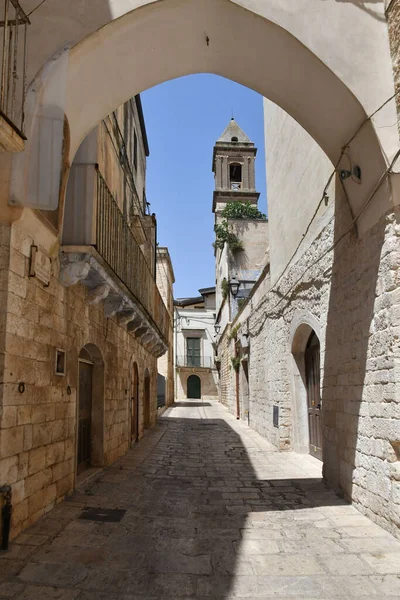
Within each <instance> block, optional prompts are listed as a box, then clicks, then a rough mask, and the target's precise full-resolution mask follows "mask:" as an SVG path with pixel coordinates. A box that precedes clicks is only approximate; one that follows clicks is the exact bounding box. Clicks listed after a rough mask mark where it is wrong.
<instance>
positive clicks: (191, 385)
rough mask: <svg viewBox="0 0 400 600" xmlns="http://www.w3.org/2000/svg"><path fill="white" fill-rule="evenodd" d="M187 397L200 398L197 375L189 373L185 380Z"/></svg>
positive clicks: (199, 381) (199, 384) (199, 382)
mask: <svg viewBox="0 0 400 600" xmlns="http://www.w3.org/2000/svg"><path fill="white" fill-rule="evenodd" d="M187 397H188V398H198V399H200V398H201V380H200V377H198V376H197V375H190V377H188V380H187Z"/></svg>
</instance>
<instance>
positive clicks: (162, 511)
mask: <svg viewBox="0 0 400 600" xmlns="http://www.w3.org/2000/svg"><path fill="white" fill-rule="evenodd" d="M193 405H195V404H194V403H191V406H193ZM253 451H254V449H253ZM255 452H257V450H255ZM259 452H260V455H261V456H260V457H259V458H260V460H261V465H262V460H263V459H264V455H265V454H266V453H265V452H263V451H261V450H260V451H259ZM269 456H270V457H272V458H271V460H273V459H274V456H276V454H275V455H274V454H273V453H271V454H270V455H269ZM280 456H281V455H280ZM257 464H258V463H257ZM332 505H333V506H336V505H337V506H343V505H344V503H343V502H342V501H341V500H340V499H339V498H336V497H335V496H334V495H333V494H332V492H330V491H328V490H326V489H325V487H324V486H323V484H322V483H321V480H320V479H293V480H291V479H284V478H282V479H273V480H272V479H271V480H268V479H263V480H260V479H258V478H257V476H256V474H255V471H254V469H253V466H252V462H251V460H250V458H249V456H248V453H247V452H246V449H245V447H244V445H243V443H242V441H241V439H240V436H239V435H238V433H236V432H235V431H234V430H233V429H232V428H231V427H230V426H229V425H228V424H227V423H226V421H224V420H222V419H207V420H205V419H179V418H176V419H165V420H164V419H163V420H162V421H161V423H160V424H159V425H158V426H157V427H156V429H155V430H153V432H152V434H151V435H149V436H148V437H147V438H145V439H144V440H142V442H140V443H139V445H138V446H137V447H136V449H133V450H131V451H129V452H128V454H126V455H125V456H124V457H122V458H121V459H119V460H118V461H117V462H116V463H115V464H114V465H112V466H111V467H108V468H107V469H105V471H104V472H103V473H102V475H101V477H100V478H99V479H98V480H97V481H95V482H94V483H91V484H90V485H89V487H88V488H87V489H86V490H85V491H83V492H76V493H74V494H73V496H72V497H71V498H70V499H69V501H65V502H63V503H62V504H60V505H59V506H58V507H56V508H55V509H54V510H53V511H52V512H51V513H49V514H48V515H46V516H45V517H44V518H42V519H41V520H40V521H39V522H38V523H37V524H36V525H35V526H33V527H32V528H31V529H30V530H28V531H27V532H26V533H25V534H23V535H21V536H20V537H19V538H17V539H16V540H15V543H13V544H12V548H11V552H10V553H9V555H8V557H7V556H6V555H4V556H3V557H2V559H1V561H0V572H2V571H1V567H2V565H7V563H8V571H7V569H6V571H7V573H8V577H7V573H6V575H3V577H4V581H7V585H12V586H16V588H15V589H17V588H18V586H19V588H20V589H21V592H23V593H22V595H21V596H18V599H20V598H29V600H35V599H36V598H40V599H42V598H55V597H57V598H61V599H62V600H69V599H75V598H78V600H89V599H90V600H95V599H96V600H102V599H106V598H107V600H113V599H117V598H118V599H126V600H128V599H136V600H137V599H139V598H140V599H141V600H149V599H151V600H152V599H157V600H158V599H160V600H161V599H162V600H168V599H170V600H172V599H176V598H185V599H187V598H208V600H213V599H214V598H219V599H220V600H222V599H226V598H228V597H229V598H231V597H233V595H232V594H233V592H232V586H233V585H235V590H234V594H235V598H236V597H250V596H252V594H251V593H250V592H249V590H250V589H253V588H254V586H258V587H257V588H254V595H253V596H254V597H270V596H278V595H279V597H283V596H284V595H285V594H284V593H283V592H282V593H281V594H280V593H279V591H280V590H284V589H286V588H287V586H288V585H292V586H293V585H295V586H296V585H301V586H302V588H301V589H306V591H309V592H310V596H311V592H312V593H314V592H315V589H316V586H317V587H318V585H319V584H318V581H317V579H316V578H315V577H314V578H311V579H312V582H311V583H312V585H311V583H310V586H311V587H310V588H304V586H305V583H304V577H303V571H305V574H311V575H314V574H315V575H318V574H320V573H321V567H320V565H319V564H317V562H315V564H314V562H310V561H311V557H307V556H306V557H304V556H303V557H302V556H301V555H300V554H301V550H298V549H296V544H297V543H300V542H296V536H295V535H293V532H294V531H295V530H296V531H297V535H298V531H299V529H298V528H299V527H302V526H305V527H308V528H309V527H310V524H312V525H314V523H313V519H316V518H321V517H320V516H319V517H318V516H316V515H313V512H312V511H309V510H306V509H309V508H310V507H313V506H332ZM84 507H86V508H88V507H101V508H102V509H119V510H123V511H126V512H125V513H124V515H123V517H122V519H121V520H120V522H96V521H91V520H85V519H80V518H79V516H80V514H81V513H82V511H83V509H84ZM85 513H87V510H86V511H85ZM102 514H103V515H104V514H107V511H106V510H104V511H103V513H102ZM121 514H122V513H121ZM296 527H297V529H296ZM323 541H324V544H325V551H326V552H329V553H332V552H333V553H334V552H335V551H336V550H340V551H343V550H342V548H340V547H337V548H336V547H335V545H336V540H332V539H324V540H323ZM284 543H286V544H289V545H290V544H292V545H294V546H293V549H291V548H289V550H288V551H289V552H294V553H297V554H295V558H293V556H292V558H290V556H289V555H288V556H289V559H287V560H289V562H287V561H286V562H284V561H283V560H282V554H278V553H279V552H280V551H281V550H282V544H284ZM299 548H301V545H300V546H299ZM296 556H297V559H296ZM295 559H296V560H297V562H296V560H295ZM313 560H314V559H313ZM302 561H303V562H302ZM11 565H14V568H11ZM285 565H286V566H285ZM3 572H4V570H3ZM322 573H325V571H324V570H322ZM263 574H264V575H268V586H267V587H265V586H266V583H265V581H266V579H265V577H263ZM260 576H261V577H260ZM311 579H310V581H311ZM301 581H302V583H301ZM297 582H298V583H297ZM260 586H261V587H260ZM51 587H53V588H58V590H57V592H55V591H54V590H51ZM321 589H322V588H318V593H322V592H321ZM0 590H1V587H0ZM299 590H300V588H299ZM52 593H53V594H55V593H57V594H59V595H51V594H52ZM47 594H50V595H47ZM0 595H1V593H0ZM253 596H252V597H253ZM296 597H302V594H299V596H296ZM318 597H320V596H318ZM321 597H325V596H321Z"/></svg>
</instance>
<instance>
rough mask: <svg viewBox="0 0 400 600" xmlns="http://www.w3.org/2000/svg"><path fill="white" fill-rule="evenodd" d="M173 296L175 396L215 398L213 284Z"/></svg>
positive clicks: (216, 391) (216, 374) (215, 365)
mask: <svg viewBox="0 0 400 600" xmlns="http://www.w3.org/2000/svg"><path fill="white" fill-rule="evenodd" d="M199 293H200V294H201V295H200V296H197V297H195V298H178V299H177V300H175V329H174V338H175V339H174V348H175V390H176V391H175V397H176V399H177V400H182V399H185V398H198V399H202V400H204V399H207V398H211V399H216V398H218V383H219V378H218V365H217V364H216V363H215V329H214V325H215V287H210V288H202V289H200V290H199Z"/></svg>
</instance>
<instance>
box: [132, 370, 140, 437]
mask: <svg viewBox="0 0 400 600" xmlns="http://www.w3.org/2000/svg"><path fill="white" fill-rule="evenodd" d="M131 385H132V388H131V390H132V396H131V442H137V441H138V439H139V371H138V366H137V363H136V362H134V363H133V366H132V383H131Z"/></svg>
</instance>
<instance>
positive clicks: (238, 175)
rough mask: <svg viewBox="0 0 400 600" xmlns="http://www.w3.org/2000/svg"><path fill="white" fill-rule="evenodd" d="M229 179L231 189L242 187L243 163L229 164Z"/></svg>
mask: <svg viewBox="0 0 400 600" xmlns="http://www.w3.org/2000/svg"><path fill="white" fill-rule="evenodd" d="M229 181H230V188H231V190H240V189H241V187H242V165H238V164H237V163H233V164H231V165H229Z"/></svg>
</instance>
